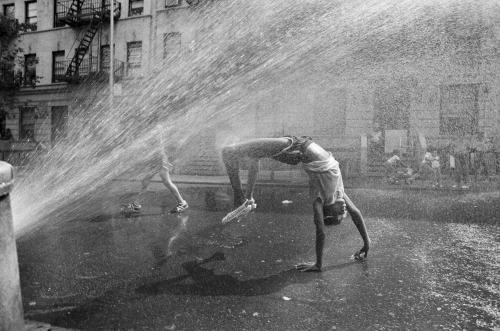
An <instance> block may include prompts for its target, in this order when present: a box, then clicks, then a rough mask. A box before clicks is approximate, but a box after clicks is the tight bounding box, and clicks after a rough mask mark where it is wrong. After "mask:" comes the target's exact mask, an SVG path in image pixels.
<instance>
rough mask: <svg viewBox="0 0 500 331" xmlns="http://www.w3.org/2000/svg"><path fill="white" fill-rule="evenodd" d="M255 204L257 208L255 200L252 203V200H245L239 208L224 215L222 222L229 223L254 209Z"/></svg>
mask: <svg viewBox="0 0 500 331" xmlns="http://www.w3.org/2000/svg"><path fill="white" fill-rule="evenodd" d="M253 205H255V208H257V205H256V204H255V202H254V203H253V204H252V203H251V201H249V200H245V202H243V203H242V204H241V206H239V207H238V208H236V209H235V210H233V211H232V212H230V213H229V214H227V215H226V216H224V218H223V219H222V224H226V223H229V222H231V221H234V220H236V219H238V218H240V217H243V216H245V215H247V214H248V213H250V212H251V211H252V206H253Z"/></svg>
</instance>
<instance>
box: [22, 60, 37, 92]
mask: <svg viewBox="0 0 500 331" xmlns="http://www.w3.org/2000/svg"><path fill="white" fill-rule="evenodd" d="M36 63H37V59H36V54H27V55H25V56H24V85H35V84H36Z"/></svg>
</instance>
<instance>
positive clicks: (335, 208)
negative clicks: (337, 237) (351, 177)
mask: <svg viewBox="0 0 500 331" xmlns="http://www.w3.org/2000/svg"><path fill="white" fill-rule="evenodd" d="M346 215H347V210H346V205H345V200H344V199H337V200H336V201H335V202H334V203H333V204H331V205H327V206H323V223H324V224H325V225H339V224H340V222H342V219H344V218H345V217H346Z"/></svg>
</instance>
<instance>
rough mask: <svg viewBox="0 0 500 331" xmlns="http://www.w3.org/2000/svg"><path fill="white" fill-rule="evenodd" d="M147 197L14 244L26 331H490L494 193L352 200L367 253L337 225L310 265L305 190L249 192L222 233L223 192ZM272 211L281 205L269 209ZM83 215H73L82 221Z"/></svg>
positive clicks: (494, 320) (376, 194) (392, 194)
mask: <svg viewBox="0 0 500 331" xmlns="http://www.w3.org/2000/svg"><path fill="white" fill-rule="evenodd" d="M180 188H181V190H182V191H183V192H184V193H185V195H186V196H187V198H188V201H189V202H190V205H191V207H190V209H189V210H188V211H187V212H185V213H183V214H181V215H171V214H168V210H169V209H170V208H171V207H172V206H173V204H174V202H173V200H172V198H170V197H169V196H168V195H167V194H166V192H165V191H164V190H163V189H162V188H161V187H160V186H158V187H157V188H156V189H154V188H153V190H152V191H151V192H148V193H147V195H146V196H145V198H144V201H143V208H142V211H141V212H140V213H137V214H128V215H127V214H123V213H121V211H120V205H121V204H122V203H125V202H127V201H129V200H130V199H132V198H133V196H132V195H131V194H129V193H127V192H126V190H123V187H121V188H120V189H116V190H115V191H114V192H110V193H109V194H108V195H107V196H106V198H104V199H100V200H99V201H89V202H88V203H89V205H87V206H86V208H87V210H89V212H88V215H87V214H85V213H84V214H82V213H81V212H79V213H77V214H76V215H74V217H66V218H65V219H63V220H60V219H59V220H54V221H49V222H47V223H46V224H44V225H43V226H42V227H40V228H39V229H36V230H34V231H32V232H31V233H29V234H27V235H25V236H23V237H22V238H19V240H18V255H19V263H20V274H21V284H22V295H23V302H24V310H25V316H26V319H28V320H31V321H38V322H43V323H49V324H51V325H53V326H56V327H61V328H69V329H83V330H368V329H369V330H401V329H408V330H461V329H476V330H491V329H498V328H500V322H499V321H500V313H499V297H500V296H499V295H500V279H499V278H498V275H499V271H500V268H499V267H500V261H499V259H498V256H500V254H499V253H500V229H499V222H498V217H499V216H498V215H500V203H499V201H500V194H498V192H489V193H484V194H479V193H467V192H465V193H456V192H447V193H446V192H436V191H418V192H417V191H408V190H407V191H404V190H398V189H394V190H390V191H388V190H376V189H355V190H352V191H348V193H349V194H350V195H351V198H352V199H353V200H354V202H355V203H356V204H357V205H358V207H359V208H360V209H361V211H362V212H363V214H364V216H365V220H366V223H367V227H368V231H369V234H370V236H371V239H372V246H371V249H370V252H369V256H368V258H367V259H366V260H364V261H362V262H360V261H355V260H354V259H353V258H352V254H353V253H354V252H355V251H356V250H357V249H359V248H360V247H361V245H362V241H361V238H360V236H359V234H358V232H357V230H356V228H355V227H354V225H353V223H352V222H351V220H350V218H347V219H345V220H344V221H343V222H342V224H340V225H338V226H333V227H328V228H327V240H326V247H325V257H324V270H323V272H321V273H301V272H298V271H296V270H295V268H294V265H295V264H297V263H300V262H307V261H313V260H314V258H315V249H314V240H315V233H314V225H313V222H312V213H311V210H310V209H311V207H310V204H309V202H308V197H307V189H304V188H300V187H297V188H272V187H266V188H258V190H257V192H256V200H257V203H258V208H257V210H256V211H255V212H253V213H251V214H250V215H248V216H247V217H246V218H244V219H242V220H240V221H238V222H234V223H230V224H227V225H222V224H221V223H220V220H221V219H222V217H223V216H224V215H225V213H226V212H227V211H228V210H229V208H230V199H229V196H228V194H227V193H228V192H229V191H228V187H227V186H221V187H218V186H208V187H203V188H201V187H197V186H196V185H186V186H181V187H180ZM284 201H285V203H283V202H284ZM82 215H84V216H82Z"/></svg>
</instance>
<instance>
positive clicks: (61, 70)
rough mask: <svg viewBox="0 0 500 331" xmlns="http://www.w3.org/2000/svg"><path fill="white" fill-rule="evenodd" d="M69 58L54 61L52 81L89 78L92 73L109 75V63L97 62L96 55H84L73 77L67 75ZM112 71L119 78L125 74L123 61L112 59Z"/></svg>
mask: <svg viewBox="0 0 500 331" xmlns="http://www.w3.org/2000/svg"><path fill="white" fill-rule="evenodd" d="M70 62H71V60H67V59H65V60H61V61H56V62H54V67H53V71H52V81H53V82H62V81H75V80H76V81H77V80H83V79H86V78H89V77H91V76H93V75H99V74H104V75H106V76H107V75H109V63H106V62H101V63H99V61H98V58H97V57H96V56H93V57H86V58H84V59H83V61H82V63H81V64H80V66H79V68H78V71H77V72H76V74H75V77H67V76H66V70H67V68H68V65H69V64H70ZM114 72H115V78H116V79H120V78H122V77H123V76H124V74H125V63H124V62H123V61H120V60H117V59H115V60H114Z"/></svg>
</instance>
